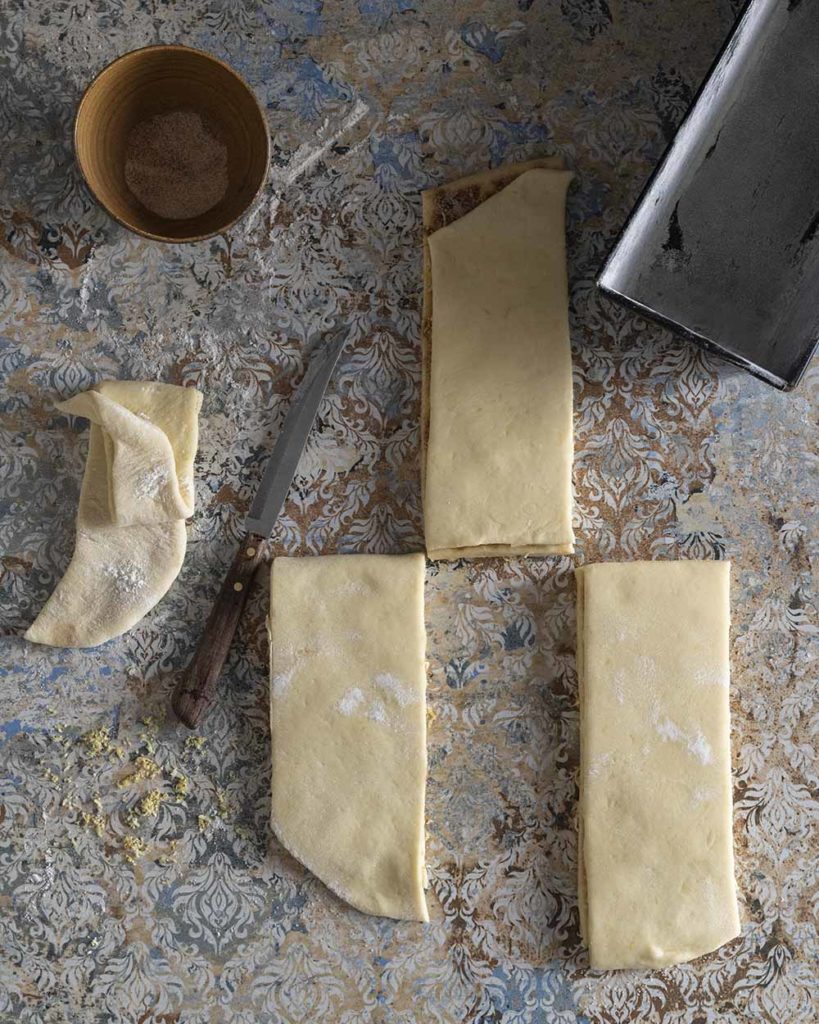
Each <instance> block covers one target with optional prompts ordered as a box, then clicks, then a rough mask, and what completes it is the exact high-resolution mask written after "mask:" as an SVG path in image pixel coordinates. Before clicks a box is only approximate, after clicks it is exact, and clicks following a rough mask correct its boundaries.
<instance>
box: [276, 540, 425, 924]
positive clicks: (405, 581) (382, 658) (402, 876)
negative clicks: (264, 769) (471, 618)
mask: <svg viewBox="0 0 819 1024" xmlns="http://www.w3.org/2000/svg"><path fill="white" fill-rule="evenodd" d="M424 651H425V633H424V556H423V555H327V556H322V557H317V558H277V559H275V560H274V562H273V568H272V574H271V591H270V664H271V686H270V731H271V747H272V752H273V753H272V811H271V821H272V825H273V830H274V832H275V833H276V835H277V836H278V838H279V839H280V841H281V842H282V844H283V845H284V846H285V847H286V848H287V849H288V850H289V851H290V852H291V853H292V854H293V856H294V857H296V858H298V860H300V861H301V862H302V864H304V865H305V867H307V868H309V870H310V871H312V872H313V874H314V875H315V876H316V877H317V878H319V879H320V880H321V881H322V882H324V884H325V885H326V886H327V887H328V888H330V889H332V890H333V891H334V892H336V893H337V894H338V895H339V896H341V897H342V899H344V900H346V901H347V902H348V903H350V904H351V905H352V906H354V907H356V908H357V909H358V910H361V911H363V912H364V913H366V914H377V915H380V916H383V917H394V918H403V919H409V920H418V921H426V920H428V917H427V907H426V900H425V899H424V791H425V785H426V705H425V692H426V674H425V667H424Z"/></svg>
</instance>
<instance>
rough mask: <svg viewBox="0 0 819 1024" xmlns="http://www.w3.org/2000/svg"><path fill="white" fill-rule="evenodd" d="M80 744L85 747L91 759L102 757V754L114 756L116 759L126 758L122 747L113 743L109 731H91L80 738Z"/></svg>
mask: <svg viewBox="0 0 819 1024" xmlns="http://www.w3.org/2000/svg"><path fill="white" fill-rule="evenodd" d="M80 743H82V745H83V746H84V747H85V749H86V751H87V753H88V755H89V756H90V757H100V756H101V755H102V754H114V755H115V756H116V757H119V758H122V757H124V752H123V750H122V747H118V746H117V745H116V744H115V743H113V742H112V740H111V736H110V735H109V733H108V730H107V729H90V730H89V731H88V732H86V733H83V735H82V736H80Z"/></svg>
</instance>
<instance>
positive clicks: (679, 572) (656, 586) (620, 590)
mask: <svg viewBox="0 0 819 1024" xmlns="http://www.w3.org/2000/svg"><path fill="white" fill-rule="evenodd" d="M729 577H730V566H729V564H728V563H727V562H700V561H680V562H631V563H624V564H613V563H607V564H598V565H588V566H583V567H582V568H580V569H578V570H577V611H578V623H577V631H578V632H577V667H578V676H579V679H580V807H579V825H580V835H579V849H578V867H579V872H578V875H579V877H578V887H579V894H580V922H581V932H582V935H583V937H584V940H585V941H586V943H587V945H588V947H589V951H590V957H591V964H592V967H596V968H604V969H607V968H620V967H662V966H666V965H668V964H675V963H682V962H684V961H686V960H692V959H694V958H695V957H698V956H701V955H702V954H704V953H709V952H711V951H712V950H714V949H716V948H717V947H718V946H721V945H722V944H723V943H725V942H727V941H728V940H730V939H732V938H734V937H735V936H736V935H737V934H738V933H739V917H738V913H737V900H736V890H735V883H734V858H733V841H732V835H733V833H732V804H731V748H730V723H729V707H728V683H729V649H728V628H729V619H730V606H729Z"/></svg>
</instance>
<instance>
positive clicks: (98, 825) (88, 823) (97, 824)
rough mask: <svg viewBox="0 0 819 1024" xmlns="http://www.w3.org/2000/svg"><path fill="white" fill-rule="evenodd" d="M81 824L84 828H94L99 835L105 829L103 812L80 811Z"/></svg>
mask: <svg viewBox="0 0 819 1024" xmlns="http://www.w3.org/2000/svg"><path fill="white" fill-rule="evenodd" d="M80 824H81V825H82V826H83V828H93V830H94V831H95V832H96V833H97V835H98V836H101V835H102V833H103V832H104V831H105V818H104V817H103V816H102V815H101V814H99V813H98V814H89V812H88V811H81V812H80Z"/></svg>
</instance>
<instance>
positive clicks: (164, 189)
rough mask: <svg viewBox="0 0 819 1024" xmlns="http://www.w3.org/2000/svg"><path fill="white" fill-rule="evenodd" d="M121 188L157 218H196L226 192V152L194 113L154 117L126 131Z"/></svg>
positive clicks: (225, 148) (178, 111)
mask: <svg viewBox="0 0 819 1024" xmlns="http://www.w3.org/2000/svg"><path fill="white" fill-rule="evenodd" d="M125 182H126V184H127V185H128V188H129V189H130V190H131V192H132V193H133V194H134V196H135V197H136V198H137V199H138V200H139V202H140V203H142V205H143V206H144V207H146V209H148V210H150V211H151V213H154V214H156V215H157V216H159V217H165V218H167V219H168V220H187V219H188V218H189V217H198V216H199V215H200V214H202V213H205V212H206V211H207V210H210V209H211V208H212V207H214V206H216V204H217V203H218V202H219V201H220V200H221V199H223V198H224V196H225V193H226V192H227V187H228V162H227V147H226V146H225V144H224V143H223V142H222V141H221V140H220V139H219V138H218V137H217V135H216V134H215V133H214V132H213V131H212V130H211V129H210V128H209V127H208V125H207V124H205V122H204V121H203V120H202V118H201V116H200V115H199V114H197V113H196V112H195V111H193V110H174V111H170V112H169V113H167V114H157V115H156V116H154V117H151V118H148V120H146V121H140V122H139V124H137V125H135V126H134V127H133V128H132V129H131V132H130V134H129V136H128V141H127V144H126V151H125Z"/></svg>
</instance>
